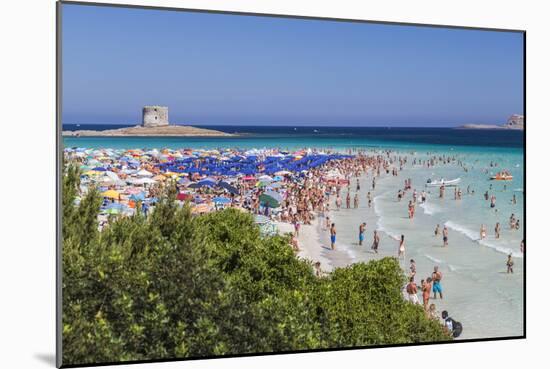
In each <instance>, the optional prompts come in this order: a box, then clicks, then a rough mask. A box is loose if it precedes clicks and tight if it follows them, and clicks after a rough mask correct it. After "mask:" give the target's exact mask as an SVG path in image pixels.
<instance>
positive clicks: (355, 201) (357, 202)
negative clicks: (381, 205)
mask: <svg viewBox="0 0 550 369" xmlns="http://www.w3.org/2000/svg"><path fill="white" fill-rule="evenodd" d="M358 207H359V195H358V194H357V193H356V194H355V196H354V197H353V208H354V209H357V208H358Z"/></svg>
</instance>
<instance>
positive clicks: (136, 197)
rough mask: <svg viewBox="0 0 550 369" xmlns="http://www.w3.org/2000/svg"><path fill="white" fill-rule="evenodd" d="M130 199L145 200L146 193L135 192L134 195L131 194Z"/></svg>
mask: <svg viewBox="0 0 550 369" xmlns="http://www.w3.org/2000/svg"><path fill="white" fill-rule="evenodd" d="M130 200H133V201H143V200H145V194H144V193H143V192H139V193H136V194H133V195H131V196H130Z"/></svg>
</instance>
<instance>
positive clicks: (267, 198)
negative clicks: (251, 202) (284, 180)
mask: <svg viewBox="0 0 550 369" xmlns="http://www.w3.org/2000/svg"><path fill="white" fill-rule="evenodd" d="M281 201H282V198H281V195H279V194H278V193H276V192H273V191H270V192H266V193H263V194H261V195H260V204H262V205H263V206H267V207H269V208H278V207H279V206H280V205H281Z"/></svg>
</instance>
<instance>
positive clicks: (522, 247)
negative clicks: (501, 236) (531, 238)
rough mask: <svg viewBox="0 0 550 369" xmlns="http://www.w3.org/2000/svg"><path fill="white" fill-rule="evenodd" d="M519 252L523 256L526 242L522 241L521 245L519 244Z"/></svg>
mask: <svg viewBox="0 0 550 369" xmlns="http://www.w3.org/2000/svg"><path fill="white" fill-rule="evenodd" d="M519 251H521V253H522V254H523V253H524V252H525V240H521V243H520V244H519Z"/></svg>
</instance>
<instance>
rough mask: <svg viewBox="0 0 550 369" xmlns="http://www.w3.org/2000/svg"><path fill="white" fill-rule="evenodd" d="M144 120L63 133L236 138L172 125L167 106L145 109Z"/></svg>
mask: <svg viewBox="0 0 550 369" xmlns="http://www.w3.org/2000/svg"><path fill="white" fill-rule="evenodd" d="M142 119H143V120H142V124H141V125H137V126H134V127H125V128H118V129H106V130H103V131H96V130H78V131H63V132H62V135H63V136H67V137H80V136H84V137H102V136H107V137H131V136H135V137H144V136H156V137H158V136H167V137H169V136H173V137H185V136H187V137H190V136H234V135H233V134H231V133H225V132H221V131H216V130H213V129H206V128H197V127H192V126H184V125H175V124H171V123H169V122H168V107H166V106H157V105H154V106H145V107H143V114H142Z"/></svg>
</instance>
